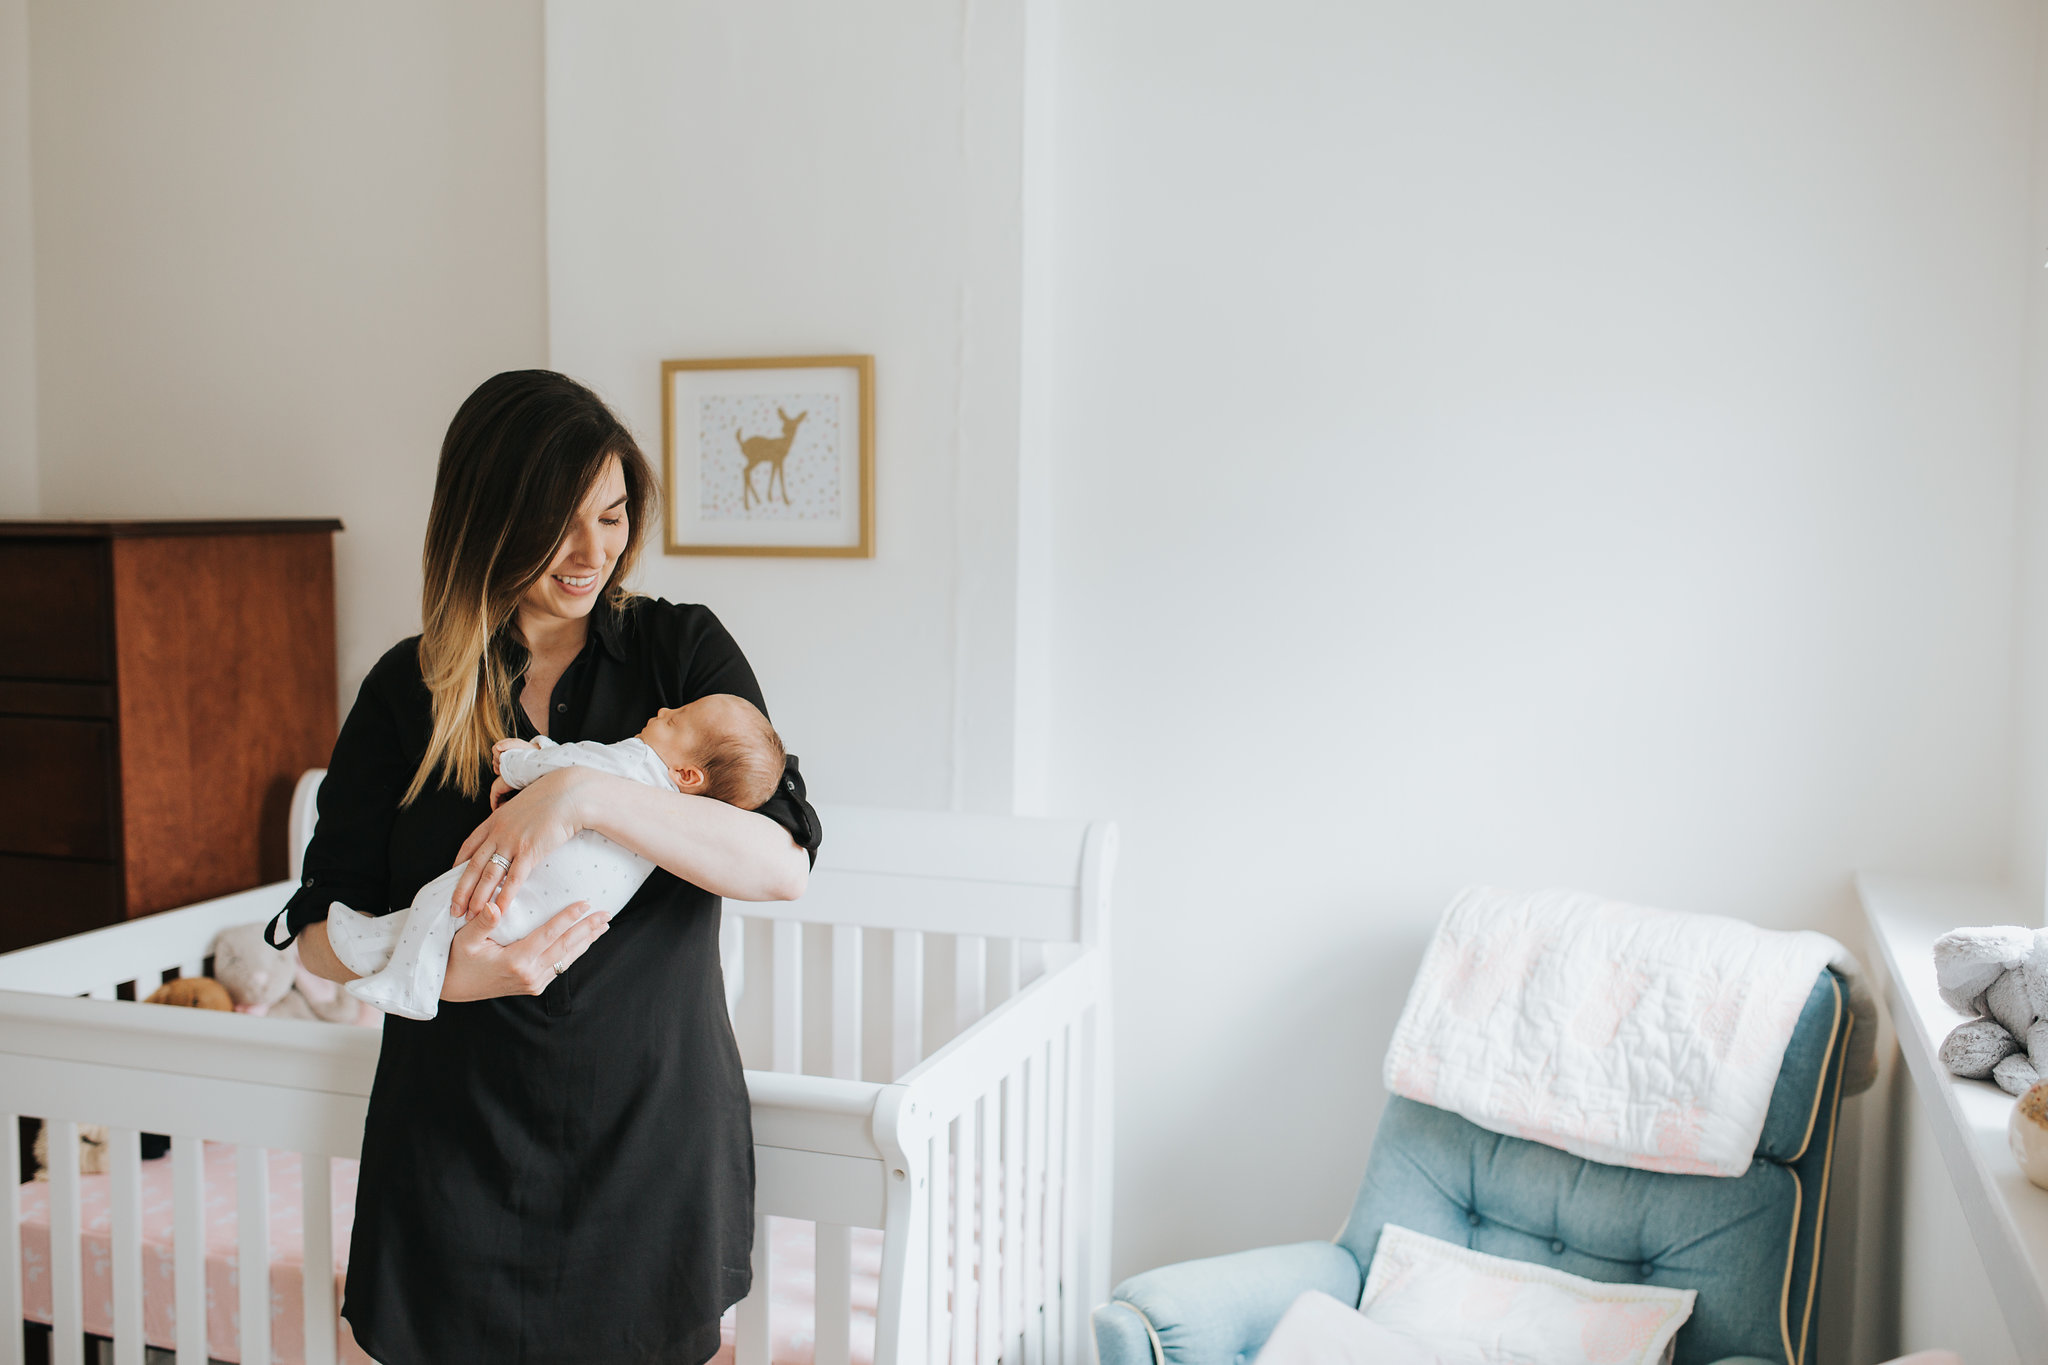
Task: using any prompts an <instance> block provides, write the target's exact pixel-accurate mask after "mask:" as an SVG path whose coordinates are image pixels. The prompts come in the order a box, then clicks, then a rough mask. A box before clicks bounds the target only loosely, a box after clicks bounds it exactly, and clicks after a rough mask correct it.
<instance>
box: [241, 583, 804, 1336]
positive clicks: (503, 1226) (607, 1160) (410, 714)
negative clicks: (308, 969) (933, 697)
mask: <svg viewBox="0 0 2048 1365" xmlns="http://www.w3.org/2000/svg"><path fill="white" fill-rule="evenodd" d="M418 643H419V641H418V637H414V638H413V639H409V640H406V641H403V642H402V643H400V644H399V645H397V646H395V647H394V648H393V649H392V650H391V651H390V652H389V653H387V654H386V655H385V656H384V657H383V658H382V659H380V660H379V661H378V662H377V665H376V667H375V668H373V669H372V670H371V671H370V675H369V676H368V677H367V678H366V679H364V681H363V685H362V689H361V691H360V692H359V693H358V695H357V697H356V702H355V706H354V707H353V708H352V709H351V710H350V712H349V715H348V719H347V720H346V721H345V722H344V723H343V725H342V728H341V733H340V736H339V737H338V738H337V739H336V741H335V746H334V757H333V759H332V761H331V762H330V764H329V767H328V772H327V777H326V779H325V780H324V781H323V782H322V784H321V787H320V801H319V822H318V824H317V826H316V827H315V830H314V833H313V839H312V842H311V844H310V845H309V846H308V847H307V850H306V859H305V878H304V884H303V885H302V886H300V888H299V889H298V891H297V892H295V893H294V894H293V896H292V898H291V901H290V902H289V903H288V904H287V906H286V907H285V910H284V911H283V913H282V915H281V916H280V918H282V919H283V920H284V921H285V925H286V927H287V928H288V929H289V931H290V933H291V934H292V935H293V936H294V937H295V936H296V935H297V934H298V933H299V932H300V931H301V930H303V929H304V928H305V927H306V926H307V925H308V924H311V923H314V922H316V921H318V920H323V919H325V918H326V917H327V907H328V904H329V902H331V901H336V900H338V901H341V902H342V903H343V904H345V905H348V906H350V907H351V908H353V909H356V910H361V911H363V912H364V913H366V914H388V913H391V912H393V911H398V910H403V909H404V908H405V907H406V906H407V905H409V904H410V903H411V901H412V897H413V894H414V893H415V892H416V891H417V890H418V889H419V888H420V887H421V886H423V885H425V884H426V883H427V882H428V881H431V880H432V879H433V878H434V877H436V876H438V875H439V874H440V873H442V872H444V871H446V870H447V869H448V868H449V867H450V866H451V865H452V864H453V863H454V861H455V854H456V852H457V850H458V849H459V848H460V847H461V845H462V842H463V840H464V839H466V838H467V837H468V836H469V834H470V833H471V832H472V831H473V830H474V829H475V828H476V826H477V825H478V824H480V823H481V822H482V821H483V819H484V818H485V816H487V815H488V814H489V813H490V801H489V798H488V796H480V797H478V798H477V799H475V800H471V799H469V798H467V797H464V796H462V795H460V794H459V793H457V792H455V791H453V790H452V789H449V788H445V787H438V786H430V787H429V788H428V789H427V790H426V791H425V792H423V793H422V794H421V795H420V797H419V798H418V799H417V800H415V801H414V802H413V804H412V805H411V806H410V807H407V808H406V809H404V810H400V809H399V808H398V802H399V798H400V796H402V795H403V793H404V791H405V788H406V786H407V785H408V783H410V781H411V779H412V775H413V772H414V770H415V769H416V768H417V766H418V764H419V761H420V758H421V756H422V755H423V754H424V753H425V752H426V746H427V739H428V735H429V733H430V730H431V727H432V714H431V702H430V699H429V696H428V693H427V689H426V685H425V683H424V682H423V681H422V680H421V676H420V665H419V654H418ZM718 692H729V693H733V694H735V695H737V696H741V697H745V698H746V699H747V700H749V701H751V702H753V703H754V704H755V705H756V706H760V707H762V710H763V711H764V712H765V711H766V709H767V708H766V706H765V705H764V704H763V702H762V700H761V692H760V687H759V685H758V684H757V683H756V682H755V679H754V674H753V670H752V669H751V668H749V667H748V665H747V661H746V659H745V657H744V656H743V655H742V654H741V653H740V650H739V646H738V645H736V644H735V643H734V642H733V639H732V637H731V636H730V635H728V634H727V633H726V631H725V629H724V627H723V626H721V625H720V624H719V622H718V620H717V618H716V617H715V616H713V615H712V613H711V612H710V610H709V609H707V608H705V607H702V606H694V605H679V604H676V603H671V602H667V601H664V600H659V599H653V598H634V599H632V600H630V601H629V602H628V603H627V604H626V605H625V606H624V607H623V608H620V609H616V610H615V609H612V608H610V607H607V606H604V605H600V606H599V607H598V608H597V609H596V610H595V611H594V612H593V614H592V617H591V630H590V637H589V639H588V641H587V642H586V644H585V647H584V649H583V652H582V653H581V654H580V655H578V656H577V658H576V660H575V662H574V663H572V664H571V665H570V666H569V668H568V669H567V670H566V671H565V672H564V673H563V675H562V677H561V679H560V681H559V682H558V683H557V684H556V686H555V690H554V694H553V696H552V697H550V699H549V704H550V710H549V727H548V732H549V734H550V736H551V737H552V738H554V739H556V740H559V741H561V742H564V743H567V742H569V741H572V740H579V739H592V740H598V741H600V742H604V743H615V742H617V741H619V740H622V739H626V738H629V737H630V736H632V735H635V734H638V733H639V731H640V729H641V728H642V727H643V726H644V725H645V724H646V723H647V722H648V721H649V720H651V719H652V718H653V716H654V713H655V712H656V711H657V710H658V709H659V708H661V707H664V706H681V705H683V704H685V703H687V702H690V701H694V700H696V699H697V698H699V697H703V696H709V695H711V694H713V693H718ZM511 719H512V720H513V721H514V722H515V724H516V726H517V733H518V734H520V735H521V736H522V737H523V738H529V739H530V738H533V737H534V734H535V731H534V728H533V726H532V725H531V723H530V722H529V720H528V717H527V715H526V712H525V709H524V708H523V707H521V706H518V705H516V704H515V705H514V707H513V708H512V717H511ZM514 799H515V800H516V799H517V798H516V797H515V798H514ZM761 814H763V815H765V816H767V817H768V818H769V819H772V820H774V821H775V822H776V823H777V824H779V825H781V826H782V827H783V828H784V829H786V830H788V831H789V833H790V835H791V837H792V838H794V839H795V840H796V842H797V843H799V844H800V845H802V846H803V847H804V848H805V849H806V850H808V851H809V852H810V853H811V856H812V858H813V860H815V858H816V855H817V848H818V843H819V839H820V830H819V826H818V818H817V814H816V812H815V811H813V810H812V809H811V807H810V804H809V802H808V801H807V800H806V796H805V791H804V783H803V778H802V776H801V774H800V773H799V772H798V770H797V761H796V759H795V758H794V757H791V758H790V759H789V760H788V764H787V767H786V768H785V771H784V774H783V782H782V789H781V790H780V791H779V792H778V793H777V795H776V796H775V797H774V798H773V799H772V800H771V801H770V802H769V803H768V804H767V805H766V806H764V807H762V809H761ZM718 924H719V899H718V897H716V896H713V895H712V894H711V893H709V892H708V891H705V890H703V889H701V888H699V887H696V886H693V885H691V884H690V883H688V882H685V881H683V880H681V879H680V878H677V877H676V876H674V875H673V874H671V873H669V872H666V871H663V870H662V869H660V868H656V869H655V870H654V873H653V875H652V876H650V877H649V878H648V880H647V882H646V884H645V885H644V886H642V887H641V888H640V890H639V892H638V893H637V894H636V895H635V896H634V897H633V899H632V900H631V901H629V902H628V903H627V905H626V908H625V909H623V910H622V911H620V912H619V914H618V915H617V917H616V918H615V919H614V920H613V921H612V926H611V930H610V932H608V933H606V934H604V935H602V936H601V937H600V938H598V939H597V941H596V942H594V943H593V944H591V945H590V947H589V949H588V950H587V951H585V953H584V954H583V956H582V957H580V958H578V959H577V960H576V961H575V962H574V963H572V964H571V965H570V967H569V969H568V970H567V971H566V972H564V973H563V974H562V975H561V976H559V977H557V978H556V979H555V980H554V981H553V982H552V983H550V984H549V986H548V987H547V989H546V990H545V991H544V992H542V993H541V994H540V995H539V996H507V997H502V998H499V999H495V1000H476V1001H463V1002H454V1001H443V1002H442V1004H441V1007H440V1012H439V1014H438V1016H437V1017H435V1018H433V1019H430V1020H411V1019H403V1018H399V1017H396V1016H388V1017H386V1019H385V1021H384V1037H383V1046H382V1051H381V1052H380V1054H379V1056H378V1060H377V1074H376V1079H375V1082H374V1084H373V1086H372V1089H371V1093H370V1102H369V1112H368V1116H367V1118H366V1120H365V1122H364V1127H363V1155H362V1168H361V1173H360V1178H359V1181H358V1184H357V1187H356V1208H355V1225H354V1230H353V1233H352V1236H351V1240H350V1244H349V1264H348V1282H347V1289H346V1293H345V1295H344V1299H343V1304H342V1310H341V1311H342V1316H343V1317H345V1318H347V1319H348V1322H349V1325H350V1327H351V1328H352V1329H353V1330H354V1332H355V1337H356V1341H357V1342H358V1344H360V1345H361V1346H362V1348H363V1349H364V1350H365V1351H367V1352H369V1353H370V1355H372V1356H373V1357H375V1358H376V1359H377V1360H378V1361H379V1362H381V1365H450V1363H451V1362H467V1361H491V1362H495V1363H499V1365H626V1363H627V1362H633V1363H634V1365H639V1363H640V1362H646V1363H647V1365H656V1363H659V1365H699V1362H701V1361H703V1360H706V1359H708V1358H709V1357H710V1356H711V1355H712V1354H713V1353H715V1352H716V1350H717V1349H718V1330H717V1322H718V1318H719V1316H720V1314H721V1313H723V1312H724V1310H725V1309H726V1308H727V1307H728V1306H729V1305H731V1304H733V1303H736V1302H738V1301H739V1300H740V1299H742V1298H744V1297H745V1296H746V1293H747V1289H748V1286H749V1283H750V1280H751V1260H750V1257H751V1253H752V1249H753V1227H754V1149H753V1131H752V1124H751V1120H750V1109H749V1105H748V1099H747V1086H746V1078H745V1076H744V1074H743V1072H742V1070H741V1066H740V1056H739V1048H738V1045H737V1044H736V1042H735V1041H734V1038H733V1034H732V1028H731V1025H730V1023H729V1021H728V1019H727V1016H726V1008H725V986H724V981H723V976H722V972H721V969H720V965H719V956H718ZM275 937H276V936H275V934H273V941H274V940H275Z"/></svg>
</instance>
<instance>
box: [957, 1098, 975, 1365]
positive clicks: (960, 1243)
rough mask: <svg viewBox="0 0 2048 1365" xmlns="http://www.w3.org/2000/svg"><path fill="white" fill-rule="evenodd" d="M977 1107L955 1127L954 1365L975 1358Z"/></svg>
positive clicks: (966, 1111) (968, 1109)
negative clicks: (975, 1130)
mask: <svg viewBox="0 0 2048 1365" xmlns="http://www.w3.org/2000/svg"><path fill="white" fill-rule="evenodd" d="M977 1150H978V1146H977V1144H976V1142H975V1132H974V1106H973V1105H972V1104H970V1105H968V1106H967V1107H966V1108H965V1109H962V1110H961V1111H960V1117H959V1119H958V1120H957V1121H955V1123H954V1126H953V1365H968V1363H969V1362H970V1361H972V1360H973V1359H974V1307H975V1305H974V1195H975V1183H974V1157H975V1153H976V1151H977Z"/></svg>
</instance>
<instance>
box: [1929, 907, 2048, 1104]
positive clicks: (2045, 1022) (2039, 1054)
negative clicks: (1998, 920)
mask: <svg viewBox="0 0 2048 1365" xmlns="http://www.w3.org/2000/svg"><path fill="white" fill-rule="evenodd" d="M1934 980H1935V984H1936V985H1937V986H1938V987H1940V989H1941V998H1942V999H1943V1000H1944V1001H1946V1002H1947V1003H1948V1006H1949V1008H1951V1009H1953V1010H1955V1011H1957V1012H1958V1013H1960V1014H1973V1015H1977V1016H1979V1017H1977V1018H1974V1019H1972V1020H1970V1021H1969V1022H1968V1023H1965V1024H1958V1025H1956V1027H1955V1030H1954V1031H1953V1032H1951V1033H1950V1034H1949V1035H1948V1038H1947V1039H1946V1040H1945V1041H1943V1043H1942V1045H1941V1062H1942V1065H1943V1066H1946V1067H1947V1068H1948V1069H1949V1070H1950V1071H1951V1072H1953V1073H1955V1074H1956V1075H1958V1076H1966V1077H1969V1078H1970V1079H1972V1080H1982V1079H1984V1078H1985V1077H1989V1078H1990V1079H1992V1080H1994V1081H1996V1082H1998V1086H1999V1088H2000V1089H2001V1090H2004V1091H2007V1092H2008V1093H2010V1094H2014V1095H2021V1094H2025V1093H2026V1091H2027V1089H2028V1087H2030V1086H2032V1085H2033V1084H2034V1082H2035V1081H2038V1080H2042V1079H2044V1078H2048V929H2021V928H2018V927H2016V926H2013V925H1994V926H1992V927H1990V928H1984V929H1957V930H1954V931H1952V932H1950V933H1946V934H1943V935H1942V936H1941V937H1940V938H1938V939H1936V940H1935V941H1934Z"/></svg>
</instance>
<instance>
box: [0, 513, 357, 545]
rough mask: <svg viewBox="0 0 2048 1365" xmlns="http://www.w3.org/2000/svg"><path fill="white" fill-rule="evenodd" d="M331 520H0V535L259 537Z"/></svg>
mask: <svg viewBox="0 0 2048 1365" xmlns="http://www.w3.org/2000/svg"><path fill="white" fill-rule="evenodd" d="M341 529H342V525H341V522H340V521H338V520H336V519H335V518H333V517H299V518H285V517H269V518H258V519H253V520H249V521H72V520H68V519H63V518H55V517H53V518H50V519H48V520H38V521H0V536H15V537H42V538H46V539H50V540H87V539H90V540H103V539H108V538H112V539H116V540H126V539H135V538H141V537H151V536H263V535H290V534H293V533H298V534H304V533H307V532H312V531H339V530H341Z"/></svg>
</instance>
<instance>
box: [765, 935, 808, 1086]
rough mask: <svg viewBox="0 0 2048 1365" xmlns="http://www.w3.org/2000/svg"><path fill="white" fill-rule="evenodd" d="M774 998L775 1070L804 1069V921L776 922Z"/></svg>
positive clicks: (792, 1070)
mask: <svg viewBox="0 0 2048 1365" xmlns="http://www.w3.org/2000/svg"><path fill="white" fill-rule="evenodd" d="M774 952H775V968H774V971H775V999H774V1001H773V1005H774V1013H773V1017H774V1025H773V1035H774V1036H773V1038H772V1040H771V1052H772V1054H773V1058H774V1060H773V1062H772V1067H773V1069H774V1070H776V1071H790V1072H798V1071H802V1070H803V1069H804V926H803V923H802V921H800V920H793V919H779V920H776V921H775V950H774Z"/></svg>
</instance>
